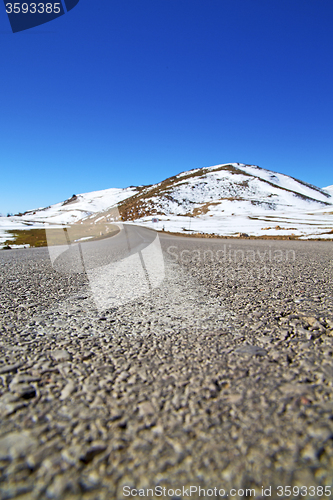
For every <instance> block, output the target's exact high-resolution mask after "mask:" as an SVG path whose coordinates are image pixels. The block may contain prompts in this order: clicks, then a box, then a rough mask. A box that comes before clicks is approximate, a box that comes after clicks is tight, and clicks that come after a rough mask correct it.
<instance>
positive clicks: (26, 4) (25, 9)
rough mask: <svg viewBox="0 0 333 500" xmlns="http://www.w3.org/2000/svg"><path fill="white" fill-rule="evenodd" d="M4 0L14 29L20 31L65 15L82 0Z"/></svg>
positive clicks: (14, 31) (16, 31) (15, 31)
mask: <svg viewBox="0 0 333 500" xmlns="http://www.w3.org/2000/svg"><path fill="white" fill-rule="evenodd" d="M3 1H4V4H5V8H6V12H7V15H8V19H9V22H10V25H11V28H12V31H13V33H18V32H19V31H24V30H28V29H30V28H34V27H35V26H40V25H41V24H45V23H48V22H50V21H53V20H54V19H57V17H60V16H63V15H64V14H66V12H69V11H70V10H72V9H73V8H74V7H76V5H77V4H78V3H79V1H80V0H52V1H47V0H42V1H38V0H36V1H31V0H29V1H19V2H15V1H13V2H9V1H8V0H3Z"/></svg>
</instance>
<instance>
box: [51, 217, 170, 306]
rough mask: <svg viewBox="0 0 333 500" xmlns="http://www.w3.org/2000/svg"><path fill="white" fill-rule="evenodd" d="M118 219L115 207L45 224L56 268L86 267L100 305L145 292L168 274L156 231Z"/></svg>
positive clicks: (82, 269)
mask: <svg viewBox="0 0 333 500" xmlns="http://www.w3.org/2000/svg"><path fill="white" fill-rule="evenodd" d="M120 220H121V219H120V216H119V212H118V209H117V208H113V209H111V211H108V213H106V214H104V215H103V216H102V217H100V216H97V217H96V216H90V217H87V219H85V220H84V221H82V222H81V223H76V224H74V225H72V226H70V227H68V228H63V229H61V228H60V229H59V228H58V229H53V228H48V229H46V238H47V245H48V250H49V255H50V260H51V263H52V266H53V268H54V269H55V270H56V271H58V272H60V273H65V274H75V273H86V275H87V277H88V279H89V285H90V290H91V294H92V299H93V300H94V302H95V305H96V307H97V309H98V310H99V311H105V310H107V309H109V308H112V307H118V306H121V305H124V304H127V303H129V302H133V301H135V300H139V299H141V298H143V297H147V296H148V295H149V294H150V293H151V292H152V291H153V289H154V288H157V287H158V286H160V285H161V283H162V281H163V280H164V277H165V270H164V258H163V253H162V249H161V244H160V241H159V235H158V233H156V232H155V231H151V230H147V229H145V228H142V227H136V226H134V225H127V224H122V223H121V222H120Z"/></svg>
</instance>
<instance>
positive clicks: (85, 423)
mask: <svg viewBox="0 0 333 500" xmlns="http://www.w3.org/2000/svg"><path fill="white" fill-rule="evenodd" d="M126 233H127V234H126ZM80 246H81V249H80V248H79V247H77V250H75V249H74V248H72V249H71V250H70V251H68V250H67V254H66V251H64V252H62V253H61V254H60V253H59V255H58V257H56V258H54V260H53V265H52V264H51V260H50V255H49V251H48V249H47V248H41V249H25V250H10V251H2V252H1V253H0V265H1V275H0V299H1V300H0V307H1V309H0V312H1V320H0V333H1V340H0V347H1V358H0V381H1V385H0V415H1V428H0V471H1V474H0V476H1V479H0V492H1V493H0V498H1V499H8V498H19V499H25V500H26V499H29V500H30V499H45V498H55V499H66V500H67V499H96V500H97V499H105V500H106V499H108V500H109V499H113V498H114V499H117V500H118V499H121V498H131V495H132V497H133V498H134V496H135V492H136V493H137V496H139V490H140V489H141V493H140V496H143V497H144V498H183V499H185V498H188V497H189V492H191V498H223V497H224V498H227V495H228V497H232V498H236V499H240V498H266V496H270V498H276V499H277V498H287V497H288V498H307V499H310V498H312V499H313V498H330V497H331V496H332V495H331V496H330V495H329V487H330V486H331V485H332V483H333V472H332V471H333V444H332V443H333V439H332V438H333V369H332V358H333V306H332V296H333V290H332V286H333V275H332V257H333V256H332V244H331V243H326V242H311V241H303V242H301V241H254V240H240V241H238V240H222V239H218V240H214V239H198V238H195V239H194V238H193V239H191V238H181V237H173V236H170V235H166V234H163V233H160V234H159V236H158V237H157V235H156V233H154V232H153V231H149V230H146V229H143V228H138V227H131V226H128V225H127V226H126V232H125V230H123V231H121V233H119V234H118V235H117V236H114V237H112V238H109V239H103V240H100V241H97V242H89V243H88V242H86V243H81V245H80ZM75 252H77V253H75ZM78 263H79V264H78ZM78 266H82V267H81V269H80V268H79V267H78ZM288 486H291V487H292V488H294V490H293V493H292V494H291V496H289V494H288V491H289V490H288ZM157 487H161V488H166V490H164V491H165V495H164V494H163V490H162V495H159V491H160V490H158V489H157V490H154V493H153V494H152V493H151V492H147V488H153V489H154V488H157ZM191 487H192V490H190V489H188V488H191ZM199 487H201V488H202V491H201V493H200V495H199ZM262 487H264V490H265V491H263V490H262ZM128 488H129V489H128ZM183 488H184V489H183ZM195 488H197V490H195ZM214 488H216V490H214ZM270 488H271V490H270ZM281 488H282V490H281ZM285 488H287V489H285ZM297 488H298V490H297ZM301 488H303V489H301ZM321 488H323V489H321ZM325 488H326V490H325ZM131 490H133V491H132V494H131V493H130V494H129V495H128V492H130V491H131ZM134 490H136V491H134ZM168 490H170V491H169V493H168ZM171 490H173V492H172V491H171ZM203 490H205V491H204V492H203ZM246 490H248V492H246ZM250 490H251V491H250ZM253 490H254V492H253ZM332 490H333V488H332ZM223 491H224V496H223ZM219 492H220V493H219ZM264 493H266V494H264ZM218 495H220V496H218Z"/></svg>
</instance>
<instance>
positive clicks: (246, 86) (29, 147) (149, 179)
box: [0, 0, 333, 213]
mask: <svg viewBox="0 0 333 500" xmlns="http://www.w3.org/2000/svg"><path fill="white" fill-rule="evenodd" d="M332 27H333V2H332V0H80V2H79V4H78V5H77V7H75V8H74V9H73V10H72V11H71V12H69V13H68V14H66V15H64V16H62V17H60V18H58V19H56V20H54V21H52V22H50V23H48V24H45V25H43V26H40V27H37V28H34V29H31V30H28V31H25V32H21V33H16V34H12V33H11V31H10V25H9V21H8V18H7V16H6V12H5V8H4V5H3V4H2V3H1V4H0V50H1V62H0V90H1V96H0V103H1V104H0V170H1V176H0V212H2V213H7V212H18V211H24V210H27V209H30V208H35V207H39V206H46V205H49V204H52V203H56V202H58V201H62V200H64V199H66V198H68V197H69V196H71V195H72V194H73V193H80V192H87V191H93V190H98V189H105V188H108V187H126V186H128V185H130V184H133V185H137V184H151V183H154V182H158V181H160V180H163V179H164V178H166V177H169V176H171V175H174V174H177V173H178V172H180V171H183V170H188V169H191V168H197V167H202V166H209V165H214V164H217V163H227V162H243V163H251V164H256V165H259V166H261V167H264V168H268V169H271V170H276V171H278V172H283V173H286V174H289V175H292V176H294V177H297V178H300V179H302V180H305V181H307V182H310V183H313V184H316V185H317V186H321V187H323V186H326V185H330V184H333V98H332V97H333V64H332V61H333V36H332Z"/></svg>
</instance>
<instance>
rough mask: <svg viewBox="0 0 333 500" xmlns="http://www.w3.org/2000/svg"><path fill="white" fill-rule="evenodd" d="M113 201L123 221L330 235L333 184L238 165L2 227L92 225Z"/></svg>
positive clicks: (198, 229)
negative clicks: (323, 187)
mask: <svg viewBox="0 0 333 500" xmlns="http://www.w3.org/2000/svg"><path fill="white" fill-rule="evenodd" d="M113 207H117V210H118V211H119V214H120V219H121V221H122V222H124V223H127V222H130V223H134V224H140V225H143V226H146V227H151V228H154V229H157V230H163V229H164V230H165V231H171V232H177V233H187V234H189V233H206V234H216V235H225V236H237V235H239V234H242V233H246V234H248V235H254V236H296V237H299V238H325V239H331V238H332V239H333V186H328V187H327V188H325V189H321V188H318V187H316V186H313V185H310V184H307V183H305V182H302V181H300V180H297V179H294V178H292V177H290V176H288V175H285V174H279V173H276V172H273V171H270V170H266V169H263V168H260V167H257V166H253V165H244V164H240V163H232V164H223V165H216V166H212V167H206V168H200V169H194V170H190V171H187V172H182V173H180V174H178V175H176V176H173V177H170V178H168V179H165V180H164V181H162V182H160V183H158V184H154V185H150V186H139V187H129V188H126V189H116V188H112V189H106V190H103V191H95V192H92V193H85V194H81V195H74V196H73V197H72V198H69V199H68V200H66V201H65V202H63V203H58V204H56V205H52V206H50V207H47V208H42V209H37V210H33V211H29V212H26V213H24V214H22V215H20V216H15V217H4V218H0V231H1V229H2V230H5V229H15V228H16V229H19V228H24V229H27V228H29V227H46V226H50V225H52V226H54V227H55V225H62V224H67V225H68V224H73V223H80V221H83V220H85V221H86V223H92V224H95V223H96V222H97V221H98V220H99V218H103V219H104V221H105V220H106V219H107V214H108V212H109V211H110V210H112V208H113ZM98 216H100V217H98ZM156 220H157V222H156ZM0 238H1V234H0ZM2 240H3V241H4V239H3V238H2ZM0 242H1V239H0Z"/></svg>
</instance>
